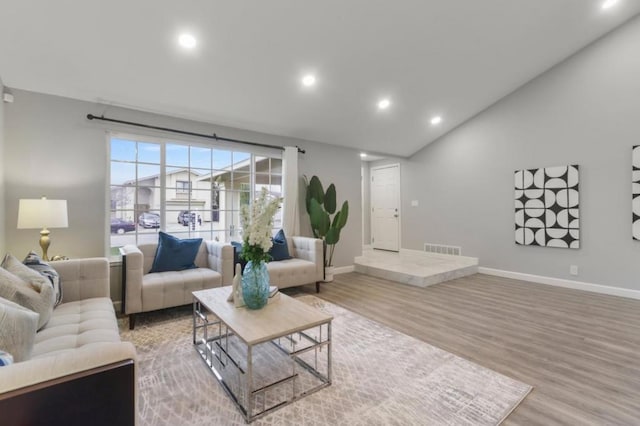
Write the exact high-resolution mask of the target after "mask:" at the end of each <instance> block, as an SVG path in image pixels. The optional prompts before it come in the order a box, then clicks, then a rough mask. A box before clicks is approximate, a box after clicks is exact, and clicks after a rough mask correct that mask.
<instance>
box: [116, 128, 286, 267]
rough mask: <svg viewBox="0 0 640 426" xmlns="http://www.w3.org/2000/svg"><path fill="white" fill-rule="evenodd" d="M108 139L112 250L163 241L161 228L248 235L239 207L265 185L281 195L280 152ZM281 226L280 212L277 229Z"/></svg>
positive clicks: (212, 236)
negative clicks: (268, 153)
mask: <svg viewBox="0 0 640 426" xmlns="http://www.w3.org/2000/svg"><path fill="white" fill-rule="evenodd" d="M109 145H110V159H109V162H110V167H109V170H110V203H109V205H110V211H109V216H110V218H111V225H110V229H109V250H110V251H109V252H110V255H112V256H117V255H119V250H118V249H119V247H122V246H123V245H125V244H140V243H148V242H157V240H158V236H157V232H158V231H159V230H162V231H164V232H167V233H169V234H172V235H175V236H176V237H179V238H191V237H201V238H203V239H205V240H217V241H222V242H229V241H231V240H236V241H238V240H241V239H242V229H241V226H240V205H241V204H243V203H249V202H250V200H251V199H253V198H255V197H256V194H258V193H259V191H260V190H261V189H262V187H263V186H266V187H267V189H268V190H269V191H270V193H271V194H272V195H273V196H274V197H280V196H282V159H281V158H280V155H279V153H278V154H276V155H277V156H276V155H270V156H264V155H256V154H253V153H251V152H248V151H247V150H245V149H244V147H242V148H243V149H237V150H230V149H228V148H223V147H216V146H212V145H205V144H195V143H187V142H184V143H183V142H176V141H162V140H149V139H147V138H141V137H136V136H130V135H127V136H121V135H117V136H116V135H112V136H111V137H110V140H109ZM154 218H157V220H156V221H154V220H153V219H154ZM281 226H282V213H281V212H278V214H277V217H276V218H275V220H274V229H276V230H277V229H279V228H280V227H281Z"/></svg>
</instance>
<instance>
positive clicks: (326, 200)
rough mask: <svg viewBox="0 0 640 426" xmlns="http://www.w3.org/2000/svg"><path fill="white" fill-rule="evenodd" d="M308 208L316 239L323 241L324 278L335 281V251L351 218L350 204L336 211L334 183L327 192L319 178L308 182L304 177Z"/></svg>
mask: <svg viewBox="0 0 640 426" xmlns="http://www.w3.org/2000/svg"><path fill="white" fill-rule="evenodd" d="M304 183H305V186H306V189H307V192H306V198H305V201H306V207H307V213H308V214H309V219H310V222H311V230H312V231H313V236H314V237H315V238H320V239H322V241H323V254H324V276H325V281H326V282H331V281H333V270H334V268H333V251H334V250H335V246H336V244H338V242H339V241H340V231H341V230H342V228H344V226H345V225H346V224H347V219H348V218H349V202H348V201H346V200H345V201H344V203H342V207H341V208H340V210H336V207H337V203H336V187H335V185H334V184H333V183H332V184H330V185H329V187H328V188H327V191H326V192H325V191H324V189H323V187H322V182H320V179H319V178H318V177H317V176H313V177H312V178H311V180H307V177H306V176H304Z"/></svg>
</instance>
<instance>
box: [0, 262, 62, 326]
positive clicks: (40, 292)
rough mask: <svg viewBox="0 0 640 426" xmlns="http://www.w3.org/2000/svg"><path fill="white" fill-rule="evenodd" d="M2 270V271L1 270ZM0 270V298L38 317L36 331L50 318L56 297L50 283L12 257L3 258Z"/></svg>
mask: <svg viewBox="0 0 640 426" xmlns="http://www.w3.org/2000/svg"><path fill="white" fill-rule="evenodd" d="M2 268H4V269H2ZM2 268H0V297H4V298H5V299H8V300H11V301H12V302H15V303H17V304H19V305H21V306H24V307H25V308H27V309H30V310H32V311H34V312H36V313H38V314H39V315H40V318H39V319H38V330H39V329H41V328H42V327H43V326H44V325H45V324H46V323H47V322H48V321H49V318H51V313H52V312H53V306H54V304H55V302H56V295H55V292H54V290H53V285H51V282H50V281H49V280H48V279H47V278H45V277H43V276H42V275H40V274H39V273H38V272H36V271H34V270H32V269H31V268H29V267H28V266H26V265H24V264H23V263H22V262H20V261H19V260H18V259H16V258H15V257H14V256H12V255H10V254H8V255H6V256H5V258H4V261H3V262H2Z"/></svg>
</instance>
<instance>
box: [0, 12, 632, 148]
mask: <svg viewBox="0 0 640 426" xmlns="http://www.w3.org/2000/svg"><path fill="white" fill-rule="evenodd" d="M604 1H605V0H562V1H558V0H482V1H478V0H398V1H389V0H322V1H310V0H268V1H258V0H253V1H251V0H237V1H228V0H227V1H221V0H210V1H175V0H136V1H125V0H111V1H108V2H104V1H98V0H84V1H72V0H61V1H55V2H53V1H50V0H34V1H25V0H4V1H2V3H1V4H0V16H1V17H2V19H1V24H0V77H2V80H3V82H4V84H5V85H6V86H8V87H13V88H19V89H25V90H32V91H36V92H42V93H48V94H55V95H61V96H66V97H70V98H76V99H82V100H87V101H92V102H104V103H110V104H114V105H121V106H127V107H133V108H136V109H141V110H146V111H153V112H158V113H163V114H168V115H172V116H177V117H184V118H189V119H195V120H199V121H204V122H209V123H214V124H221V125H228V126H234V127H240V128H244V129H250V130H256V131H261V132H266V133H273V134H277V135H284V136H292V137H297V138H302V139H307V140H313V141H320V142H325V143H330V144H335V145H342V146H347V147H352V148H355V149H358V150H361V151H365V152H370V153H378V154H394V155H399V156H409V155H411V154H413V153H414V152H416V151H417V150H419V149H420V148H422V147H424V146H425V145H427V144H429V143H430V142H432V141H434V140H435V139H437V138H438V137H439V136H441V135H443V134H444V133H446V132H447V131H450V130H451V129H453V128H454V127H456V126H458V125H460V124H461V123H463V122H464V121H466V120H468V119H469V118H470V117H472V116H474V115H475V114H477V113H478V112H480V111H482V110H483V109H485V108H487V107H488V106H489V105H491V104H492V103H494V102H496V101H497V100H499V99H500V98H502V97H504V96H505V95H507V94H509V93H510V92H512V91H513V90H515V89H517V88H518V87H519V86H521V85H522V84H524V83H526V82H527V81H529V80H531V79H532V78H534V77H536V76H537V75H539V74H540V73H542V72H544V71H545V70H547V69H549V68H550V67H552V66H554V65H555V64H557V63H559V62H561V61H562V60H564V59H566V58H567V57H568V56H570V55H572V54H573V53H575V52H576V51H578V50H580V49H581V48H583V47H584V46H586V45H588V44H589V43H591V42H593V41H594V40H596V39H598V38H599V37H601V36H602V35H604V34H605V33H607V32H608V31H611V30H612V29H614V28H615V27H617V26H619V25H621V24H622V23H624V22H625V21H626V20H628V19H630V18H631V17H633V16H634V15H636V14H637V13H640V0H619V1H618V2H617V3H616V4H614V5H613V6H612V7H610V8H607V9H603V8H602V4H603V3H604ZM608 1H612V0H608ZM182 33H189V34H191V35H193V36H194V37H195V40H196V46H195V47H194V48H192V49H185V48H182V47H181V46H180V45H179V44H178V36H179V35H180V34H182ZM308 74H313V75H314V76H315V78H316V83H315V85H313V86H311V87H306V86H304V85H303V84H302V82H301V79H302V78H303V77H304V76H306V75H308ZM384 98H386V99H388V100H389V107H388V108H386V109H379V108H378V106H377V104H378V102H379V101H380V100H381V99H384ZM435 116H440V117H441V118H442V121H441V122H440V123H439V124H436V125H433V124H431V120H432V118H434V117H435Z"/></svg>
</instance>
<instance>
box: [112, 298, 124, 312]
mask: <svg viewBox="0 0 640 426" xmlns="http://www.w3.org/2000/svg"><path fill="white" fill-rule="evenodd" d="M113 309H115V310H116V312H120V311H121V310H122V302H121V301H120V300H117V301H115V302H113Z"/></svg>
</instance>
